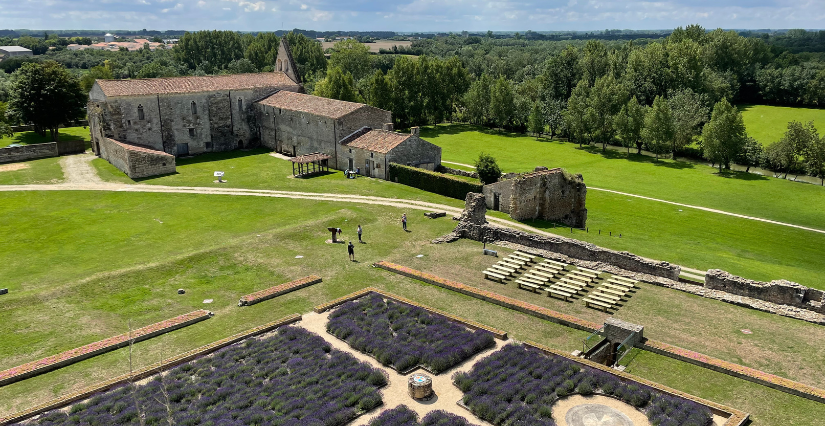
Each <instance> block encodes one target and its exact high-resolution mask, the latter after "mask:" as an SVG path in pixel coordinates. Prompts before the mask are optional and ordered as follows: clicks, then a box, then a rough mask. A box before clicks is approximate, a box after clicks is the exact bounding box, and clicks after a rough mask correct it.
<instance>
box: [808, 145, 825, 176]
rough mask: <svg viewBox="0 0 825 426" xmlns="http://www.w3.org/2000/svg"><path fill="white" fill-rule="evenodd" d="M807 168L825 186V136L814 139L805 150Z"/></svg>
mask: <svg viewBox="0 0 825 426" xmlns="http://www.w3.org/2000/svg"><path fill="white" fill-rule="evenodd" d="M805 169H806V170H807V171H808V174H809V175H811V176H813V177H818V178H819V184H820V185H823V186H825V136H823V137H821V138H815V139H813V140H812V141H811V142H810V143H809V144H808V147H807V149H806V150H805Z"/></svg>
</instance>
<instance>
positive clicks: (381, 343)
mask: <svg viewBox="0 0 825 426" xmlns="http://www.w3.org/2000/svg"><path fill="white" fill-rule="evenodd" d="M327 331H328V332H330V333H331V334H332V335H334V336H335V337H337V338H339V339H341V340H345V341H346V342H347V343H349V344H350V346H352V347H353V348H354V349H356V350H358V351H361V352H364V353H367V354H370V355H372V356H374V357H375V359H376V360H378V362H380V363H381V364H383V365H387V366H392V367H394V368H395V369H396V370H398V371H407V370H409V369H410V368H413V367H415V366H418V365H424V366H426V367H427V368H428V369H429V370H430V371H432V372H433V373H435V374H438V373H440V372H442V371H445V370H448V369H450V368H451V367H453V366H455V365H457V364H459V363H461V362H462V361H464V360H466V359H467V358H470V357H471V356H473V355H475V354H477V353H479V352H481V351H483V350H485V349H487V348H490V347H493V346H495V342H494V340H493V335H492V333H490V332H487V331H484V330H477V331H472V330H469V329H467V328H466V327H463V326H461V325H459V324H456V323H454V322H452V321H450V320H448V319H446V318H444V317H442V316H440V315H434V314H431V313H429V312H427V311H426V310H424V309H421V308H418V307H415V306H409V305H406V304H403V303H398V302H394V301H392V300H386V301H385V300H384V298H383V297H382V296H380V295H378V294H370V295H368V296H365V297H362V298H360V299H358V300H354V301H350V302H347V303H345V304H343V305H341V306H340V307H339V308H337V309H336V310H335V311H333V312H332V314H330V317H329V322H328V323H327Z"/></svg>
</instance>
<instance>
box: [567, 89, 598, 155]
mask: <svg viewBox="0 0 825 426" xmlns="http://www.w3.org/2000/svg"><path fill="white" fill-rule="evenodd" d="M589 97H590V86H588V85H587V82H586V81H585V80H583V79H582V80H581V81H579V84H578V85H576V88H575V89H573V93H572V95H570V99H569V100H568V101H567V109H566V110H565V111H564V124H565V126H567V130H568V131H569V133H570V136H571V137H572V138H573V139H574V140H575V141H576V142H578V143H579V146H582V145H583V144H584V142H585V141H586V140H588V141H589V140H590V138H591V137H592V135H593V127H592V121H590V120H588V118H587V114H588V104H587V101H588V98H589Z"/></svg>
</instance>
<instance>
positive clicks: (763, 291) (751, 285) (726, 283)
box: [705, 269, 825, 314]
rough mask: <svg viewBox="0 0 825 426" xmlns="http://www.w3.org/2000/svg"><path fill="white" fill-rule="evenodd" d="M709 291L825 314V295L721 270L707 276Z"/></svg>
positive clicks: (800, 286)
mask: <svg viewBox="0 0 825 426" xmlns="http://www.w3.org/2000/svg"><path fill="white" fill-rule="evenodd" d="M705 288H707V289H710V290H720V291H724V292H726V293H731V294H735V295H739V296H745V297H750V298H754V299H760V300H765V301H767V302H771V303H776V304H779V305H788V306H793V307H797V308H802V309H808V310H812V311H814V312H819V313H823V314H825V292H823V291H821V290H816V289H813V288H809V287H805V286H803V285H801V284H797V283H795V282H791V281H786V280H775V281H771V282H769V283H766V282H761V281H754V280H749V279H746V278H742V277H738V276H736V275H732V274H730V273H728V272H725V271H722V270H720V269H711V270H709V271H708V272H707V274H706V275H705Z"/></svg>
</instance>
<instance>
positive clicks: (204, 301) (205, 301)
mask: <svg viewBox="0 0 825 426" xmlns="http://www.w3.org/2000/svg"><path fill="white" fill-rule="evenodd" d="M203 303H212V299H203Z"/></svg>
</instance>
